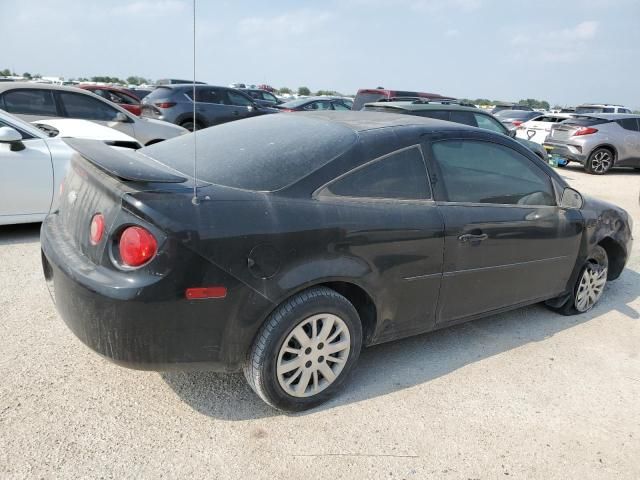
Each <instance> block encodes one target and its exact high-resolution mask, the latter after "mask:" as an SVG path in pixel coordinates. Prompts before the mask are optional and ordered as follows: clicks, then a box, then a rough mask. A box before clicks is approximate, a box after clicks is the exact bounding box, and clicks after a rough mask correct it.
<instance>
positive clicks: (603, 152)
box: [584, 148, 613, 175]
mask: <svg viewBox="0 0 640 480" xmlns="http://www.w3.org/2000/svg"><path fill="white" fill-rule="evenodd" d="M611 167H613V152H611V150H609V149H608V148H596V149H595V150H594V151H593V152H591V155H589V159H588V160H587V163H586V164H585V166H584V168H585V170H586V171H587V172H589V173H591V174H593V175H604V174H605V173H607V172H608V171H609V170H610V169H611Z"/></svg>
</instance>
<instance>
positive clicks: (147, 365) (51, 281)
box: [41, 215, 273, 371]
mask: <svg viewBox="0 0 640 480" xmlns="http://www.w3.org/2000/svg"><path fill="white" fill-rule="evenodd" d="M53 218H55V215H54V216H50V217H48V218H47V219H46V220H45V222H44V223H43V225H42V230H41V245H42V263H43V270H44V275H45V278H46V280H47V284H48V285H49V286H50V291H51V293H52V297H53V298H54V301H55V304H56V308H57V310H58V312H59V314H60V316H61V317H62V318H63V319H64V321H65V323H66V324H67V326H68V327H69V328H70V329H71V331H72V332H73V333H74V334H75V335H76V336H77V337H78V338H79V339H80V340H81V341H82V342H83V343H84V344H85V345H87V346H88V347H90V348H91V349H92V350H94V351H96V352H97V353H99V354H100V355H102V356H104V357H106V358H108V359H109V360H112V361H113V362H115V363H117V364H119V365H122V366H125V367H129V368H135V369H140V370H158V371H166V370H194V369H197V370H215V371H235V370H237V369H238V368H240V366H241V364H242V362H243V361H244V358H245V356H246V353H247V351H248V349H249V347H250V345H251V342H252V341H253V338H254V336H255V334H256V332H257V330H258V328H259V326H260V324H261V322H262V319H263V318H264V317H265V316H266V315H267V314H268V312H269V311H270V310H271V309H272V307H273V306H272V304H271V303H270V302H269V301H267V300H266V299H265V298H264V297H262V296H260V295H258V294H257V293H255V292H254V291H253V290H251V289H250V288H248V287H247V286H246V285H244V284H243V283H241V282H239V281H238V280H235V279H234V278H233V277H230V276H228V275H226V274H224V273H223V272H221V271H220V273H219V274H218V273H216V274H215V276H216V277H217V278H215V281H216V282H221V283H220V284H224V285H225V286H226V287H227V289H228V294H227V297H226V298H224V299H208V300H187V299H186V298H185V297H184V290H185V281H186V282H189V280H187V279H194V278H198V275H201V274H202V273H203V271H205V270H206V271H207V272H208V274H207V277H208V278H211V270H212V269H215V268H216V267H214V266H213V265H211V264H208V263H207V262H206V261H205V262H203V261H202V258H201V257H197V258H196V259H194V261H193V262H189V261H187V262H185V263H186V265H184V268H182V269H179V270H177V271H176V272H175V274H173V273H172V274H169V275H168V276H166V277H160V278H158V279H152V280H151V281H149V282H138V283H135V282H123V277H122V272H119V271H110V270H109V269H107V268H105V267H101V266H98V265H95V264H93V263H91V262H90V260H89V259H87V258H86V257H85V256H83V255H82V254H80V253H78V252H77V251H76V250H75V249H73V248H72V247H70V246H69V243H68V242H67V241H65V237H64V234H62V233H61V232H60V231H59V230H57V228H56V226H55V222H54V221H52V219H53ZM203 264H205V265H206V266H205V267H202V265H203ZM198 265H200V267H199V266H198ZM198 268H200V270H201V271H200V272H195V273H196V275H193V273H194V269H195V270H198ZM189 270H190V272H189ZM190 273H191V274H190ZM207 277H205V276H201V277H200V278H201V279H202V278H207ZM222 282H224V283H222ZM128 283H133V285H132V286H129V285H128ZM196 283H197V282H196ZM189 286H202V285H197V284H194V283H193V282H191V284H190V285H189Z"/></svg>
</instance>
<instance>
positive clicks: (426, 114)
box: [416, 110, 449, 121]
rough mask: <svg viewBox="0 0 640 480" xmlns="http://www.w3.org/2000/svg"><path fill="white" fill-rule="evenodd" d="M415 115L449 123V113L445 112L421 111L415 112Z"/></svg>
mask: <svg viewBox="0 0 640 480" xmlns="http://www.w3.org/2000/svg"><path fill="white" fill-rule="evenodd" d="M416 115H419V116H421V117H427V118H435V119H437V120H446V121H449V112H447V111H446V110H423V111H421V112H416Z"/></svg>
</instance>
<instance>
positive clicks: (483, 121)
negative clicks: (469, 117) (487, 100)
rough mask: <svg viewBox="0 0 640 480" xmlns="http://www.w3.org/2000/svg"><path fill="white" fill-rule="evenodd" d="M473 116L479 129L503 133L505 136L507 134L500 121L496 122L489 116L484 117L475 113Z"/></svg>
mask: <svg viewBox="0 0 640 480" xmlns="http://www.w3.org/2000/svg"><path fill="white" fill-rule="evenodd" d="M473 116H474V117H475V119H476V123H477V124H478V127H480V128H484V129H485V130H491V131H492V132H498V133H502V134H503V135H506V134H507V129H506V128H504V127H503V126H502V124H501V123H500V122H499V121H498V120H494V119H493V118H491V117H489V116H488V115H482V114H480V113H474V114H473Z"/></svg>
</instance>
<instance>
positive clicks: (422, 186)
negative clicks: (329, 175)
mask: <svg viewBox="0 0 640 480" xmlns="http://www.w3.org/2000/svg"><path fill="white" fill-rule="evenodd" d="M320 195H321V196H329V197H334V196H340V197H358V198H385V199H399V200H423V199H429V198H431V194H430V188H429V183H428V180H427V172H426V169H425V164H424V160H423V158H422V153H421V151H420V149H419V148H418V147H411V148H407V149H404V150H400V151H398V152H395V153H392V154H391V155H388V156H385V157H382V158H380V159H378V160H374V161H373V162H370V163H368V164H366V165H364V166H363V167H360V168H358V169H357V170H354V171H353V172H350V173H348V174H347V175H345V176H343V177H341V178H339V179H338V180H335V181H334V182H332V183H331V184H329V185H327V186H326V187H324V188H323V189H322V191H321V192H320Z"/></svg>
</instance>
